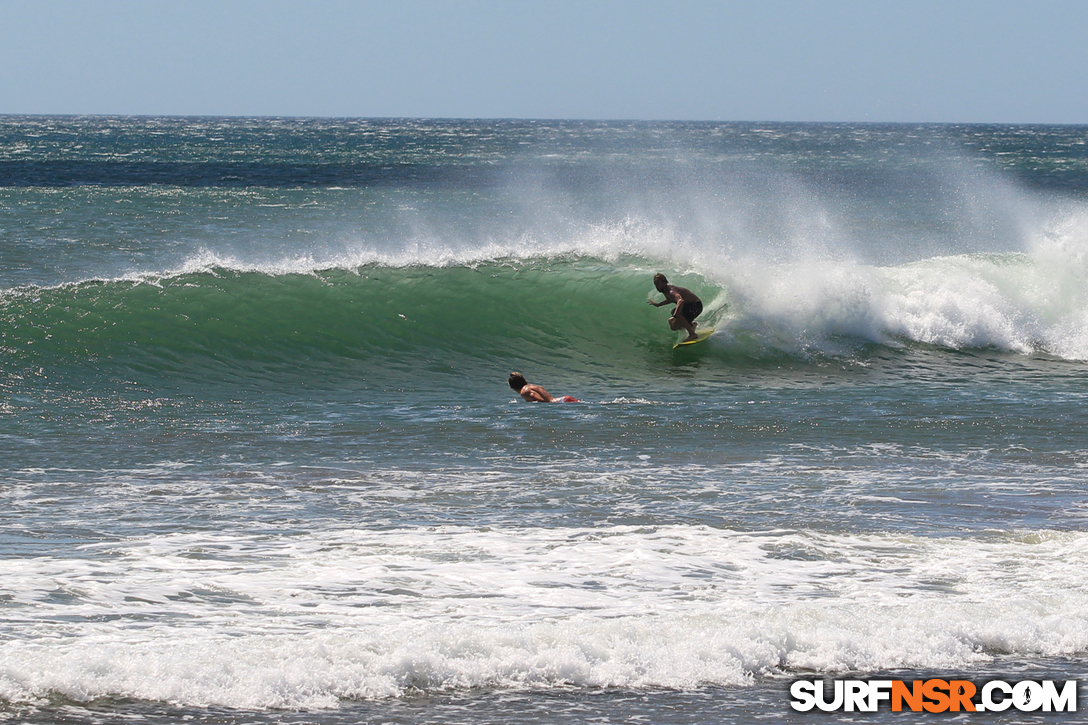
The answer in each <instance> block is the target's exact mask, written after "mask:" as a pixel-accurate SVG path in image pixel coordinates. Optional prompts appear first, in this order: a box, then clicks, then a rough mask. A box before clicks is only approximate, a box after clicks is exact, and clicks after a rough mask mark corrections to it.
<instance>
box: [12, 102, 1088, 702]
mask: <svg viewBox="0 0 1088 725" xmlns="http://www.w3.org/2000/svg"><path fill="white" fill-rule="evenodd" d="M1086 142H1088V130H1086V129H1085V128H1083V127H1019V126H1015V127H1013V126H878V125H818V124H817V125H759V124H710V123H706V124H696V123H688V124H665V123H646V124H627V123H578V122H544V121H541V122H467V121H466V122H461V121H408V120H370V121H353V120H325V119H318V120H305V119H302V120H298V119H149V118H32V117H6V118H0V499H2V505H3V509H4V511H5V512H6V513H5V514H4V518H3V522H4V524H3V527H2V529H0V573H2V575H0V581H2V582H3V593H2V595H0V717H3V718H6V719H8V720H14V721H20V722H22V721H26V722H59V721H63V722H87V723H90V722H119V721H121V720H125V719H127V718H132V717H137V718H142V719H145V720H149V721H161V722H170V721H177V720H181V719H189V720H194V721H197V722H238V723H241V722H330V723H332V722H357V721H362V720H367V721H369V720H373V721H383V722H384V721H388V722H416V721H433V722H479V721H487V722H508V723H517V722H581V721H584V720H586V719H588V718H611V719H612V720H616V721H623V720H627V719H632V718H635V717H640V716H644V717H648V718H649V719H650V720H651V721H653V722H677V723H680V722H738V723H739V722H748V721H750V720H751V719H752V718H753V717H766V718H768V719H771V720H777V721H783V722H804V721H807V720H806V718H807V717H810V716H802V715H801V714H798V713H794V712H792V710H790V708H789V706H788V695H787V693H786V688H787V686H788V683H789V682H790V680H791V679H794V678H796V677H802V676H804V677H809V676H811V675H812V673H816V674H823V675H826V676H828V677H833V676H842V674H843V673H853V674H854V675H857V676H862V677H876V676H879V675H882V674H886V673H894V676H896V677H906V678H914V677H922V676H924V673H937V674H942V673H943V674H946V675H955V676H957V677H962V678H966V679H973V680H978V681H981V680H984V679H988V678H990V677H995V676H999V675H1000V676H1002V677H1007V678H1009V679H1031V678H1034V679H1045V678H1049V679H1074V678H1078V677H1080V675H1081V673H1082V672H1083V671H1084V670H1085V657H1084V656H1085V652H1086V650H1088V595H1086V594H1085V592H1086V591H1088V588H1086V584H1088V582H1086V580H1085V574H1084V572H1085V570H1086V569H1085V565H1086V563H1088V561H1086V556H1088V536H1086V534H1085V523H1086V512H1088V509H1086V506H1085V498H1084V484H1085V480H1086V478H1085V473H1084V471H1085V467H1086V466H1088V443H1086V442H1085V437H1084V434H1083V431H1084V430H1085V423H1086V422H1088V414H1086V413H1085V412H1084V411H1085V406H1084V405H1083V403H1084V400H1085V396H1086V395H1088V383H1086V382H1085V375H1084V373H1085V360H1088V286H1086V281H1088V204H1086V200H1085V196H1084V195H1085V183H1086V180H1088V168H1086V159H1088V146H1086ZM655 272H664V273H665V274H667V275H668V276H669V277H670V280H672V281H674V282H677V283H679V284H682V285H684V286H687V287H690V288H691V289H693V290H694V291H695V292H697V293H698V294H699V295H700V296H701V297H702V298H703V300H704V302H705V303H706V311H705V312H704V314H703V317H702V319H703V321H704V322H705V323H707V324H713V325H714V327H715V333H714V335H712V337H711V338H710V339H709V340H708V341H707V342H706V343H702V344H700V345H696V346H691V347H689V348H681V349H677V350H673V349H672V345H673V343H674V342H675V340H676V333H672V332H670V331H669V329H668V326H667V324H666V320H667V317H668V314H667V311H666V310H667V308H654V307H651V306H649V305H647V304H646V300H647V299H659V297H656V296H655V293H654V289H653V285H652V283H651V281H650V280H651V277H652V276H653V274H654V273H655ZM513 370H518V371H521V372H523V373H525V375H526V377H527V378H528V379H529V380H530V381H531V382H536V383H539V384H542V385H544V386H545V387H546V388H547V389H548V390H550V391H551V392H552V393H553V394H556V395H574V396H577V397H578V398H579V399H581V400H582V401H584V402H583V403H580V404H557V405H548V404H539V405H531V404H527V403H525V402H523V401H521V400H520V398H518V397H517V396H516V394H515V393H514V392H513V391H511V390H510V389H509V387H508V386H507V385H506V377H507V375H508V374H509V373H510V372H511V371H513ZM884 716H886V717H887V718H891V717H892V715H891V714H890V713H885V714H884ZM812 717H814V716H812ZM831 717H832V716H828V715H821V716H820V718H821V719H826V718H831ZM843 717H846V715H845V714H844V715H843ZM1018 717H1021V718H1022V721H1030V716H1028V715H1025V714H1021V715H1019V716H1018ZM1039 717H1040V718H1041V717H1042V716H1039ZM1023 718H1028V719H1027V720H1024V719H1023ZM877 719H878V720H880V717H878V718H877ZM1064 721H1072V720H1069V719H1066V720H1064Z"/></svg>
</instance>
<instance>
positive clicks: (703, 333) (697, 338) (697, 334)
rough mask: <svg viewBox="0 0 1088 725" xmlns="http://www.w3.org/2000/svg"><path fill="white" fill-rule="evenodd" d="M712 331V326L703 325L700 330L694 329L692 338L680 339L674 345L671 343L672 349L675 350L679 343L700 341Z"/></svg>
mask: <svg viewBox="0 0 1088 725" xmlns="http://www.w3.org/2000/svg"><path fill="white" fill-rule="evenodd" d="M713 332H714V328H713V327H705V328H703V329H702V330H696V331H695V339H694V340H682V341H680V342H678V343H676V344H675V345H673V346H672V349H673V350H675V349H676V348H678V347H680V346H681V345H694V344H695V343H697V342H702V341H703V340H705V339H707V338H708V337H710V335H711V334H712V333H713Z"/></svg>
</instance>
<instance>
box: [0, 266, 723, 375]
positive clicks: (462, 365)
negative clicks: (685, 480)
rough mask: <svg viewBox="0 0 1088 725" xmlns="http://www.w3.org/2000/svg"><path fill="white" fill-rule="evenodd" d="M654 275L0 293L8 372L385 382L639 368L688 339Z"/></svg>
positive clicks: (428, 273) (494, 271)
mask: <svg viewBox="0 0 1088 725" xmlns="http://www.w3.org/2000/svg"><path fill="white" fill-rule="evenodd" d="M652 274H653V271H652V270H650V269H649V268H648V267H646V266H644V265H640V264H638V263H637V262H635V263H631V264H627V265H615V264H610V263H605V262H602V261H600V260H594V259H579V260H573V261H536V262H520V261H519V262H509V263H493V264H482V265H474V266H471V267H469V266H456V267H425V266H419V267H414V266H413V267H402V268H391V267H384V266H366V267H362V268H358V269H352V270H345V269H331V270H324V271H320V272H315V273H312V274H270V273H265V272H257V271H236V270H229V269H212V270H207V271H202V272H195V273H186V274H179V275H176V276H168V277H162V278H157V279H141V280H125V281H88V282H82V283H79V284H72V285H64V286H60V287H55V288H48V289H42V288H20V289H16V290H12V291H9V292H7V293H6V294H5V295H4V297H3V298H0V300H2V307H0V325H2V326H3V333H2V334H3V357H4V359H5V362H4V367H5V368H7V371H8V372H9V373H12V372H14V371H15V370H18V369H27V368H35V367H37V368H42V369H45V370H50V371H54V372H58V371H66V370H67V371H77V370H82V371H84V372H86V371H91V370H93V371H98V372H99V373H106V374H109V373H111V372H112V373H116V374H123V373H129V374H140V373H143V374H147V375H153V376H167V377H170V376H174V377H181V378H189V379H208V380H218V379H235V380H238V379H247V378H248V379H251V380H256V381H260V380H261V379H264V378H266V377H270V378H272V379H275V378H276V377H279V376H283V375H288V376H290V377H292V378H296V377H304V378H305V377H314V376H318V377H322V378H328V377H329V376H332V377H334V378H335V377H340V376H344V375H348V376H352V377H358V376H360V375H362V376H363V377H364V378H366V379H367V380H370V381H372V382H376V383H380V384H383V385H396V384H398V383H400V384H404V385H411V384H412V380H413V377H415V376H419V375H420V374H422V373H426V372H429V371H431V372H434V371H437V372H448V371H450V370H458V369H460V370H468V369H471V368H472V367H474V366H480V365H484V366H489V367H495V368H496V369H503V370H505V369H507V368H509V369H514V368H519V367H524V368H531V367H540V366H547V367H549V368H552V369H555V368H563V369H567V370H570V371H572V372H576V371H586V370H598V371H600V372H601V374H609V371H613V372H615V371H616V370H622V371H623V374H625V375H626V374H630V373H631V371H632V370H637V369H638V368H639V367H644V364H643V363H644V362H645V361H644V360H642V358H644V357H645V356H646V355H647V354H651V355H660V354H662V351H666V350H669V349H670V348H671V345H672V342H673V340H674V337H675V334H674V333H672V332H671V331H669V330H668V327H667V324H666V319H667V317H668V314H667V308H662V309H654V308H652V307H650V306H649V305H647V304H646V303H645V300H646V299H647V296H648V294H649V293H651V292H653V286H652V283H651V281H650V280H651V276H652ZM677 279H678V280H679V281H681V282H682V283H684V284H690V285H693V286H701V287H706V286H707V285H706V282H705V281H703V280H701V279H698V278H683V279H681V278H679V277H678V278H677ZM658 299H660V297H658Z"/></svg>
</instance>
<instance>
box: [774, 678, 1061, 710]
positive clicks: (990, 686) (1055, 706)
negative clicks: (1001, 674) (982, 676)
mask: <svg viewBox="0 0 1088 725" xmlns="http://www.w3.org/2000/svg"><path fill="white" fill-rule="evenodd" d="M832 683H833V687H832V689H831V692H826V693H825V689H824V681H823V680H797V681H796V682H794V683H793V684H792V685H790V695H791V696H792V697H793V699H792V700H791V701H790V706H791V707H792V708H793V709H794V710H799V711H800V712H808V711H809V710H813V709H818V710H823V711H824V712H831V711H834V710H844V711H846V712H876V711H877V710H878V709H879V708H880V706H881V703H885V702H886V703H888V706H889V707H890V708H891V710H892V711H893V712H900V711H902V710H903V709H904V708H906V709H908V710H913V711H914V712H923V711H924V712H961V711H962V712H1002V711H1004V710H1008V709H1009V708H1012V709H1013V710H1017V711H1020V712H1034V711H1037V710H1038V711H1042V712H1076V711H1077V682H1076V680H1068V681H1066V682H1064V683H1062V684H1061V685H1060V686H1059V684H1058V683H1057V682H1055V681H1053V680H1042V681H1039V682H1036V681H1035V680H1023V681H1021V682H1015V683H1009V682H1004V681H1003V680H991V681H989V682H986V683H983V684H982V686H981V687H977V686H976V685H975V684H974V683H972V682H969V681H967V680H936V679H934V680H912V681H909V682H908V681H905V680H832Z"/></svg>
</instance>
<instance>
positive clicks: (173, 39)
mask: <svg viewBox="0 0 1088 725" xmlns="http://www.w3.org/2000/svg"><path fill="white" fill-rule="evenodd" d="M1086 31H1088V0H751V1H740V0H719V1H717V2H711V1H704V0H667V1H666V0H662V1H660V2H649V1H645V0H574V1H568V0H536V1H535V2H529V1H526V0H369V1H368V0H354V1H353V0H297V1H291V2H288V1H287V0H0V114H125V115H128V114H136V115H184V116H194V115H221V116H338V117H368V118H374V117H386V118H387V117H422V118H546V119H557V118H571V119H641V120H717V121H870V122H952V123H1065V124H1084V123H1088V36H1086Z"/></svg>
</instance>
